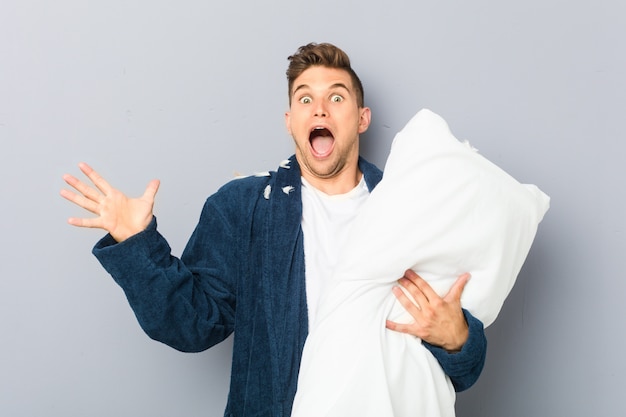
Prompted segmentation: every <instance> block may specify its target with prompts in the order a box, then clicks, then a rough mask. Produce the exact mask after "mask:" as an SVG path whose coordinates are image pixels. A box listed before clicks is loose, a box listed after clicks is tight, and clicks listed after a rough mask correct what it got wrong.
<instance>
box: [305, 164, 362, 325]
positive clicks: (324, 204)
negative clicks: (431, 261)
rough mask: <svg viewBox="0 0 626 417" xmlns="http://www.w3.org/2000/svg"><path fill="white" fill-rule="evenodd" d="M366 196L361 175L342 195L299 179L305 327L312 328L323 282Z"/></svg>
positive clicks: (331, 269)
mask: <svg viewBox="0 0 626 417" xmlns="http://www.w3.org/2000/svg"><path fill="white" fill-rule="evenodd" d="M369 195H370V193H369V190H368V189H367V184H366V183H365V180H364V178H363V176H361V181H360V182H359V183H358V184H357V186H356V187H354V188H353V189H352V190H350V191H348V192H347V193H345V194H338V195H328V194H326V193H324V192H322V191H320V190H318V189H317V188H315V187H313V186H312V185H311V184H310V183H309V182H307V181H306V180H305V179H304V178H302V231H303V233H304V262H305V268H306V269H305V270H306V297H307V305H308V308H309V329H311V328H312V327H313V323H314V322H315V317H316V313H317V306H318V303H319V299H320V293H321V289H322V286H323V285H324V282H326V281H328V280H330V279H331V277H332V275H333V270H334V268H335V266H336V265H337V260H338V255H339V253H340V252H341V251H340V249H341V248H342V247H343V246H344V244H345V242H346V240H347V237H348V231H349V230H350V226H351V225H352V221H353V220H354V218H355V217H356V214H357V212H358V211H359V208H360V207H361V206H362V205H363V203H364V202H365V201H366V200H367V197H368V196H369Z"/></svg>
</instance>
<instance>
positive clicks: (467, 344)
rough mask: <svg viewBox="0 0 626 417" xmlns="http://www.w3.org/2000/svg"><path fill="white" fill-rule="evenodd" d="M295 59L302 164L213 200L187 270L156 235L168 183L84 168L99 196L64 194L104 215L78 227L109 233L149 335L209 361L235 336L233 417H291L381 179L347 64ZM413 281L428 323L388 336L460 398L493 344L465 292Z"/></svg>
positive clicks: (291, 123)
mask: <svg viewBox="0 0 626 417" xmlns="http://www.w3.org/2000/svg"><path fill="white" fill-rule="evenodd" d="M289 60H290V65H289V69H288V71H287V76H288V81H289V100H290V111H289V112H287V113H286V115H285V119H286V124H287V129H288V131H289V133H290V134H291V135H292V136H293V138H294V142H295V145H296V152H295V155H294V156H292V157H291V158H290V159H289V160H288V161H284V162H283V163H281V164H280V167H279V168H278V169H277V171H275V172H271V173H269V174H268V176H265V177H247V178H243V179H237V180H233V181H231V182H229V183H228V184H226V185H224V186H223V187H222V188H221V189H220V190H219V191H218V192H217V193H215V194H214V195H212V196H210V197H209V198H208V199H207V201H206V203H205V205H204V208H203V211H202V214H201V217H200V221H199V223H198V225H197V227H196V230H195V231H194V233H193V235H192V236H191V238H190V240H189V242H188V244H187V247H186V248H185V251H184V253H183V255H182V257H181V259H177V258H174V257H172V256H171V254H170V248H169V246H168V244H167V242H166V240H165V239H164V238H163V237H162V236H161V235H160V234H159V233H158V232H157V229H156V219H155V218H154V216H153V215H152V206H153V203H154V196H155V194H156V192H157V190H158V186H159V183H158V181H152V182H151V183H150V184H149V185H148V187H147V189H146V191H145V193H144V195H143V196H142V197H140V198H138V199H129V198H128V197H126V196H125V195H124V194H122V193H121V192H120V191H118V190H116V189H114V188H112V187H111V186H110V185H109V184H108V183H107V182H106V181H105V180H104V179H102V177H100V176H99V175H98V174H97V173H96V172H95V171H93V170H92V169H91V168H90V167H89V166H87V165H85V164H81V165H80V168H81V170H82V171H83V173H85V174H86V175H87V177H89V179H90V180H91V181H92V182H93V184H94V185H95V187H96V188H97V189H96V188H93V187H90V186H88V185H86V184H85V183H83V182H81V181H79V180H78V179H76V178H75V177H73V176H70V175H66V176H65V177H64V179H65V181H66V182H67V183H68V184H69V185H70V186H72V187H74V188H75V189H76V190H77V191H78V192H79V193H74V192H71V191H67V190H64V191H62V196H63V197H65V198H66V199H68V200H70V201H72V202H74V203H75V204H77V205H79V206H81V207H83V208H85V209H87V210H88V211H91V212H93V213H95V214H96V215H97V217H96V218H94V219H77V218H71V219H69V223H70V224H72V225H75V226H80V227H97V228H102V229H104V230H106V231H108V232H109V234H108V235H107V236H106V237H104V238H103V239H102V240H101V241H100V242H98V244H97V245H96V246H95V248H94V250H93V252H94V254H95V256H96V257H97V258H98V259H99V260H100V262H101V263H102V265H103V266H104V267H105V268H106V270H107V271H108V272H109V273H110V274H111V275H112V276H113V278H114V279H115V280H116V282H118V284H119V285H120V286H121V287H122V288H123V289H124V291H125V293H126V296H127V298H128V300H129V303H130V305H131V307H132V308H133V310H134V311H135V314H136V316H137V318H138V321H139V323H140V324H141V326H142V328H143V329H144V330H145V332H146V333H147V334H148V335H149V336H150V337H152V338H154V339H156V340H159V341H161V342H163V343H166V344H168V345H170V346H172V347H174V348H176V349H178V350H181V351H189V352H196V351H202V350H204V349H207V348H209V347H211V346H213V345H215V344H216V343H219V342H221V341H223V340H224V339H225V338H226V337H228V336H229V335H230V334H231V333H233V332H234V348H233V349H234V352H233V366H232V375H231V384H230V393H229V398H228V404H227V410H226V413H225V414H226V415H233V416H245V415H277V416H278V415H281V416H283V415H289V414H290V412H291V408H292V404H293V399H294V395H295V392H296V384H297V378H298V369H299V364H300V359H301V355H302V349H303V345H304V341H305V339H306V336H307V332H308V327H309V323H312V322H313V321H314V320H315V306H316V305H317V299H316V297H317V296H318V290H319V288H320V286H321V283H320V282H321V280H323V279H324V278H325V277H327V276H329V274H328V272H329V271H331V270H332V267H333V263H334V262H336V259H333V255H334V254H336V253H337V251H336V250H334V248H335V247H336V245H341V239H342V237H343V236H344V235H345V230H346V228H347V227H348V226H349V224H350V220H351V219H352V218H353V217H354V215H355V213H356V212H357V210H358V208H359V205H360V204H361V203H362V202H363V201H365V199H366V198H367V196H368V194H369V191H370V190H372V189H373V188H374V187H375V186H376V184H377V183H378V182H379V181H380V180H381V178H382V172H381V171H380V170H379V169H378V168H376V167H375V166H373V165H372V164H370V163H368V162H366V161H365V160H363V159H362V158H360V157H359V135H360V134H361V133H363V132H365V131H366V130H367V128H368V126H369V123H370V109H368V108H367V107H365V106H364V102H363V88H362V85H361V82H360V81H359V79H358V77H357V76H356V74H355V73H354V71H353V70H352V68H351V67H350V62H349V59H348V57H347V55H345V53H344V52H343V51H341V50H340V49H338V48H336V47H335V46H333V45H329V44H319V45H317V44H309V45H306V46H303V47H301V48H300V49H299V50H298V51H297V53H296V54H295V55H293V56H291V57H289ZM320 231H322V232H323V233H320ZM401 284H402V285H404V286H405V287H406V288H407V289H408V290H409V291H410V292H411V293H414V294H417V293H420V294H423V295H425V296H426V298H427V299H428V300H429V304H428V305H421V306H420V307H421V309H420V310H417V309H415V308H412V304H411V303H410V302H409V301H408V299H407V298H406V297H405V296H404V295H401V294H400V295H398V297H399V298H400V300H401V302H402V303H403V305H405V306H406V307H407V308H408V309H409V311H410V312H411V313H412V314H413V316H414V318H415V322H414V323H413V324H411V325H399V324H396V323H389V327H390V328H391V329H394V330H398V331H403V332H407V333H411V334H413V335H415V336H417V337H420V338H422V339H423V340H424V341H426V342H427V343H426V344H425V345H426V346H427V348H428V349H429V350H430V351H431V352H432V353H433V355H434V356H435V357H436V358H437V360H438V361H439V363H440V364H441V366H442V368H443V369H444V371H445V372H446V374H447V375H448V376H449V377H450V378H451V380H452V382H453V384H454V386H455V388H456V389H457V390H462V389H466V388H468V387H469V386H471V385H472V384H473V383H474V382H475V381H476V379H477V378H478V376H479V374H480V371H481V370H482V366H483V363H484V357H485V349H486V342H485V338H484V333H483V329H482V325H481V323H480V322H479V321H478V320H476V319H475V318H473V317H472V316H471V315H469V314H468V313H467V312H463V311H462V309H461V307H460V294H461V292H462V290H463V286H464V284H465V281H464V280H463V279H460V280H459V281H458V282H457V284H456V285H455V286H454V287H453V289H452V290H451V291H450V293H449V294H448V295H447V296H446V297H444V298H440V297H438V296H437V295H436V294H434V292H433V291H432V290H431V289H430V288H429V287H428V285H427V284H426V283H425V282H424V281H423V280H421V279H420V278H419V277H417V276H415V275H414V274H410V273H408V274H407V275H406V277H405V278H404V279H402V280H401Z"/></svg>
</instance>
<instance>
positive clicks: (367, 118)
mask: <svg viewBox="0 0 626 417" xmlns="http://www.w3.org/2000/svg"><path fill="white" fill-rule="evenodd" d="M359 112H360V113H361V116H360V118H359V134H361V133H364V132H365V131H366V130H367V128H368V127H369V126H370V122H371V121H372V111H371V110H370V108H369V107H363V108H360V109H359Z"/></svg>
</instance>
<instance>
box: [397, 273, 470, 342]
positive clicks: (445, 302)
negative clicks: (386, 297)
mask: <svg viewBox="0 0 626 417" xmlns="http://www.w3.org/2000/svg"><path fill="white" fill-rule="evenodd" d="M469 279H470V274H468V273H465V274H462V275H461V276H459V278H458V279H457V280H456V281H455V283H454V284H453V285H452V287H451V288H450V290H449V291H448V293H447V294H446V295H445V296H443V297H440V296H439V295H438V294H437V293H436V292H435V291H434V290H433V289H432V288H431V286H430V285H428V283H427V282H426V281H425V280H424V279H423V278H422V277H420V276H419V275H418V274H416V273H415V272H414V271H412V270H410V269H409V270H407V271H406V272H405V273H404V277H402V278H400V279H399V280H398V283H399V284H400V285H402V286H403V287H404V288H405V289H406V290H407V291H408V292H409V293H410V294H411V296H412V297H413V299H414V300H415V302H416V304H417V305H416V304H414V303H413V302H412V301H411V300H410V299H409V297H407V296H406V294H405V293H404V292H403V291H402V290H401V289H400V288H399V287H394V288H393V293H394V295H395V296H396V298H397V299H398V301H400V303H401V304H402V305H403V306H404V308H405V309H406V310H407V311H408V312H409V313H410V314H411V316H413V318H414V319H415V321H414V322H412V323H410V324H401V323H396V322H392V321H389V320H387V328H388V329H390V330H395V331H398V332H402V333H409V334H412V335H413V336H417V337H419V338H421V339H422V340H424V341H426V342H428V343H430V344H431V345H436V346H440V347H442V348H444V349H446V350H447V351H450V352H455V351H459V350H461V348H462V347H463V345H464V344H465V342H466V341H467V338H468V335H469V330H468V326H467V322H466V321H465V316H464V315H463V311H462V309H461V294H462V293H463V289H464V288H465V284H467V281H468V280H469Z"/></svg>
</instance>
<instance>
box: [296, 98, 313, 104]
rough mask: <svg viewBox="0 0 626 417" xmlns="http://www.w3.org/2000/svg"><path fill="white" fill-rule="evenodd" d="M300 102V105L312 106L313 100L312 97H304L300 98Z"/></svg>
mask: <svg viewBox="0 0 626 417" xmlns="http://www.w3.org/2000/svg"><path fill="white" fill-rule="evenodd" d="M298 101H299V102H300V103H302V104H311V102H312V101H313V100H311V97H309V96H304V97H302V98H300V100H298Z"/></svg>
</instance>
